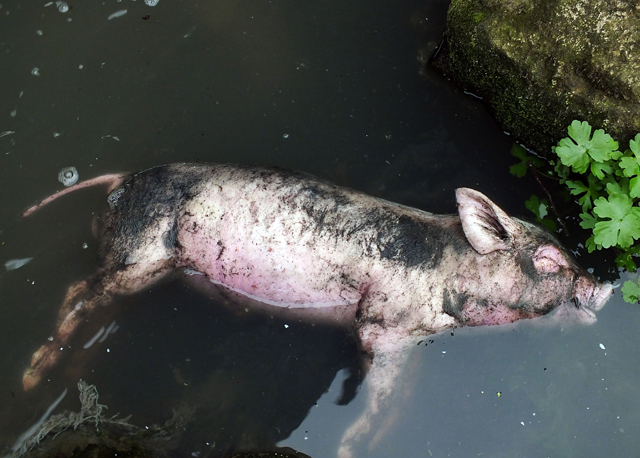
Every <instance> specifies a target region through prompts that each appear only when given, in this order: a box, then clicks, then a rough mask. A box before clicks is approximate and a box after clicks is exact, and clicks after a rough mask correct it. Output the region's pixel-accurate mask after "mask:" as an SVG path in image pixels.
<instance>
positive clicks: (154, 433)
mask: <svg viewBox="0 0 640 458" xmlns="http://www.w3.org/2000/svg"><path fill="white" fill-rule="evenodd" d="M78 390H79V391H80V404H81V408H80V412H68V411H66V412H64V413H61V414H58V415H53V416H52V417H50V418H49V419H46V417H48V416H49V414H51V411H53V409H55V408H56V406H57V405H58V403H59V402H60V401H62V399H63V398H64V396H63V395H64V394H66V390H65V392H64V393H63V395H61V396H60V397H59V398H58V399H57V400H56V401H55V402H54V403H53V404H51V406H49V409H47V412H45V415H46V417H45V415H43V416H42V417H41V419H40V421H38V422H37V423H36V424H35V425H33V426H31V427H30V428H29V430H28V431H26V432H25V433H24V434H22V435H21V436H20V438H19V439H18V441H16V443H15V445H14V447H13V453H12V454H11V455H9V456H8V457H7V458H31V457H33V458H36V457H43V456H47V457H49V456H65V457H80V456H82V457H86V456H128V457H130V458H134V457H135V458H150V457H160V456H167V454H168V452H169V451H171V450H173V449H175V448H176V446H177V445H178V443H179V440H180V438H181V436H182V434H183V433H184V431H185V425H186V422H187V421H188V420H189V419H190V418H191V417H192V416H193V411H192V410H188V409H182V410H181V412H176V411H174V414H173V417H172V418H171V419H169V420H168V421H167V422H166V423H165V424H164V425H162V426H157V425H152V426H145V427H138V426H136V425H133V424H131V423H129V419H130V418H131V417H130V416H129V417H126V418H123V419H116V417H117V414H116V415H114V416H112V417H111V418H107V417H105V416H104V415H103V410H105V409H107V406H105V405H103V404H99V403H98V390H97V389H96V387H95V386H94V385H88V384H87V383H86V382H84V381H83V380H80V381H79V382H78ZM70 450H72V451H73V452H72V453H71V455H70V454H69V453H70V452H69V451H70Z"/></svg>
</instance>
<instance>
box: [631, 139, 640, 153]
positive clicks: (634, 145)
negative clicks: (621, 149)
mask: <svg viewBox="0 0 640 458" xmlns="http://www.w3.org/2000/svg"><path fill="white" fill-rule="evenodd" d="M629 149H630V150H631V151H632V152H633V153H634V154H635V155H636V156H640V134H636V138H634V139H633V140H629Z"/></svg>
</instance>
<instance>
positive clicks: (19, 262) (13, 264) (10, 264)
mask: <svg viewBox="0 0 640 458" xmlns="http://www.w3.org/2000/svg"><path fill="white" fill-rule="evenodd" d="M32 259H33V258H22V259H9V260H8V261H7V262H5V263H4V268H5V269H7V271H10V270H16V269H19V268H20V267H22V266H24V265H25V264H28V263H30V262H31V260H32Z"/></svg>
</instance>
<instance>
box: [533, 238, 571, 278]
mask: <svg viewBox="0 0 640 458" xmlns="http://www.w3.org/2000/svg"><path fill="white" fill-rule="evenodd" d="M532 260H533V265H534V266H535V268H536V270H537V271H538V272H540V273H545V274H548V273H555V272H557V271H559V270H560V267H569V262H568V261H567V258H566V257H565V256H564V254H562V252H561V251H560V250H559V249H558V247H555V246H553V245H542V246H541V247H539V248H538V249H537V250H536V252H535V253H534V254H533V257H532Z"/></svg>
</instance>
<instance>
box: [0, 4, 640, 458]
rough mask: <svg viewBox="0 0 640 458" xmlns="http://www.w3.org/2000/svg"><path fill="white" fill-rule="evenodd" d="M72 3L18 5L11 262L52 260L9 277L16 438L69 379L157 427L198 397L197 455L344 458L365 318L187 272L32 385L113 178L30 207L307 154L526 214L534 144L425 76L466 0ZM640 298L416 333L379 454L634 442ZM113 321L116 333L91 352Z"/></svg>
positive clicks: (292, 160) (5, 164) (8, 382)
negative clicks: (157, 178) (159, 168)
mask: <svg viewBox="0 0 640 458" xmlns="http://www.w3.org/2000/svg"><path fill="white" fill-rule="evenodd" d="M47 5H48V6H47ZM58 6H59V5H56V4H55V3H52V4H47V3H45V2H19V1H17V0H14V1H5V0H3V1H2V6H1V8H0V69H1V70H0V72H1V75H2V85H0V102H1V103H0V135H3V134H4V135H3V136H1V137H0V179H1V180H2V183H3V186H2V189H1V190H0V230H1V231H2V232H1V233H0V238H1V242H2V245H1V248H0V261H1V262H2V264H4V262H6V261H8V260H11V259H22V258H28V257H33V260H32V261H31V262H30V263H28V264H26V265H24V266H22V267H21V268H19V269H16V270H12V271H3V272H1V273H0V297H1V298H2V299H1V302H0V303H1V304H2V312H3V319H2V320H1V321H0V350H1V351H0V446H9V447H10V446H11V445H12V444H13V442H14V441H15V439H16V438H17V437H18V436H19V435H20V434H21V433H22V432H23V431H25V430H26V429H27V428H28V427H29V426H30V425H31V424H32V423H34V422H35V421H36V420H37V419H38V418H39V417H40V415H42V413H43V412H44V411H45V410H46V408H47V406H49V405H50V403H51V402H53V400H55V399H56V398H57V397H58V396H59V394H60V393H61V392H62V391H63V390H64V389H65V388H68V390H69V394H68V395H67V397H66V398H65V399H64V400H63V401H62V403H61V404H60V406H59V407H58V410H56V412H59V411H61V410H63V409H72V410H78V408H79V405H78V401H77V397H76V392H75V384H76V383H77V380H78V379H79V378H83V379H85V380H87V381H88V382H89V383H93V384H96V385H97V386H98V389H99V391H100V400H101V402H102V403H104V404H106V405H108V406H109V413H116V412H122V414H123V415H127V414H133V417H132V420H131V421H133V422H134V423H136V424H138V425H140V426H144V425H147V424H151V423H162V422H164V421H165V420H166V419H167V418H169V417H170V416H171V412H172V409H178V408H181V407H185V406H186V407H193V406H197V410H196V415H195V418H194V420H193V421H192V423H191V424H190V426H189V429H188V431H187V433H186V434H185V437H184V440H183V443H182V444H181V448H180V449H179V451H178V452H177V456H187V455H188V454H190V453H197V452H200V456H205V455H208V456H221V455H223V454H224V453H225V452H226V451H230V450H234V449H238V448H260V447H263V446H268V445H272V444H275V443H279V444H281V445H288V446H291V447H294V448H297V449H299V450H301V451H303V452H306V453H308V454H310V455H312V456H313V457H315V458H321V457H331V456H334V451H335V449H336V447H337V444H338V442H339V439H340V437H341V435H342V432H343V431H344V429H345V428H346V426H347V425H348V424H349V422H350V421H351V420H353V419H354V418H355V417H357V415H358V413H359V411H360V409H362V406H363V404H362V402H363V401H362V400H363V397H364V393H360V392H358V393H357V396H356V397H355V399H354V400H353V401H352V402H351V403H349V404H348V405H347V406H342V405H337V404H336V403H335V401H336V400H337V399H339V398H340V393H341V384H342V381H343V380H344V379H345V378H346V377H347V376H348V374H349V371H350V370H351V371H353V370H355V369H354V367H357V349H356V348H355V343H354V342H353V339H352V338H351V336H350V334H349V332H347V331H345V330H341V329H335V328H329V327H326V326H325V327H323V326H312V325H309V324H303V323H290V322H287V321H286V320H282V319H276V318H273V319H271V318H268V319H265V317H262V316H257V315H252V314H246V313H242V312H241V311H240V312H239V311H237V310H234V309H232V308H231V309H230V308H227V307H225V306H224V304H222V301H220V300H219V299H215V298H214V299H210V298H209V297H207V296H206V295H202V294H200V293H199V292H197V291H194V290H193V289H191V288H190V287H188V286H186V285H184V284H183V283H180V282H173V283H168V284H163V285H159V286H157V287H155V288H153V289H152V290H150V291H148V292H144V293H141V294H138V295H135V296H132V297H127V298H121V299H118V300H116V301H115V303H114V304H113V306H111V307H109V308H108V309H105V310H104V311H102V312H100V313H98V314H96V315H95V316H92V317H91V319H90V320H89V322H88V323H86V325H85V326H84V328H83V329H82V330H81V331H80V333H79V335H78V336H77V339H75V340H74V341H73V343H72V348H71V349H70V350H69V352H68V354H67V358H66V359H65V360H63V362H62V363H61V365H60V367H59V368H57V369H56V370H54V371H52V372H51V373H50V374H49V376H48V377H47V379H46V380H45V381H44V383H43V384H42V386H40V387H38V388H37V389H36V390H34V391H32V392H29V393H26V394H25V393H23V392H22V389H21V374H22V371H23V370H24V369H25V367H26V366H27V364H28V361H29V359H30V356H31V353H32V352H33V351H34V350H35V349H36V348H37V347H38V346H39V345H40V344H41V343H42V342H44V340H45V339H46V338H47V337H48V336H49V335H50V333H51V332H52V328H53V324H54V322H55V316H56V313H57V308H58V307H59V304H60V302H61V301H62V298H63V297H64V294H65V291H66V289H67V288H68V287H69V285H71V284H72V283H73V282H76V281H79V280H81V279H83V278H85V277H87V276H88V275H90V274H91V273H92V272H93V271H94V269H95V268H96V244H95V242H94V240H93V237H92V234H91V220H92V218H93V216H94V215H95V214H97V213H98V212H99V211H100V209H101V208H102V205H104V192H103V191H102V190H100V189H97V188H96V189H91V190H86V191H83V192H78V193H76V194H74V195H70V196H67V197H66V198H64V199H62V200H60V201H57V202H56V203H55V205H54V204H52V205H51V206H49V207H47V208H45V209H43V210H42V211H40V212H39V213H38V214H35V215H33V217H32V218H30V219H28V220H24V221H23V220H21V219H20V217H19V215H20V213H21V211H22V210H23V209H25V208H26V207H28V206H29V205H31V204H33V203H34V202H36V201H37V200H38V199H41V198H43V197H45V196H47V195H49V194H51V193H53V192H54V191H56V190H58V189H60V188H61V187H62V185H61V184H60V183H58V181H57V175H58V172H59V171H60V170H61V169H62V168H64V167H69V166H74V167H76V168H77V170H78V172H79V174H80V178H81V179H86V178H91V177H94V176H97V175H99V174H103V173H108V172H109V173H110V172H119V171H130V170H139V169H143V168H146V167H150V166H153V165H157V164H161V163H168V162H177V161H211V162H235V163H243V164H249V163H254V164H262V165H267V166H271V165H277V166H280V167H288V168H294V169H300V170H304V171H306V172H310V173H313V174H315V175H318V176H320V177H323V178H326V179H329V180H332V181H334V182H336V183H338V184H341V185H345V186H350V187H353V188H356V189H359V190H362V191H365V192H368V193H370V194H373V195H376V196H380V197H383V198H386V199H389V200H394V201H397V202H400V203H403V204H407V205H412V206H416V207H419V208H423V209H426V210H429V211H434V212H454V211H455V202H454V199H453V192H454V189H455V188H456V187H459V186H469V187H474V188H476V189H479V190H481V191H482V192H484V193H486V194H487V195H489V196H490V197H491V198H492V199H494V200H495V201H496V202H497V203H498V204H499V205H501V206H502V207H503V208H504V209H505V210H507V211H508V212H510V213H512V214H523V213H524V212H525V211H526V210H525V208H524V205H523V202H524V199H526V198H527V197H528V196H529V195H530V194H532V193H533V192H538V189H536V184H535V183H533V182H529V181H527V180H517V179H515V178H513V177H511V176H510V175H509V174H508V166H509V165H510V164H511V162H512V160H511V158H510V157H509V155H508V152H509V149H510V147H511V143H512V139H511V138H510V137H509V136H508V135H506V134H505V133H504V132H502V130H501V129H500V128H499V127H498V126H497V125H496V124H495V123H494V121H493V120H492V118H491V117H490V115H489V114H488V113H487V112H486V110H485V109H484V108H483V106H482V104H481V102H480V101H478V100H476V99H474V98H472V97H469V96H468V95H465V94H463V93H462V92H461V91H460V90H459V89H457V88H456V87H455V86H454V85H452V84H451V83H450V82H449V81H447V79H446V78H443V77H442V76H440V75H437V74H435V73H431V72H429V71H427V72H426V73H425V72H424V71H421V70H422V69H421V63H420V59H419V57H420V56H424V55H429V53H430V52H431V51H432V50H433V49H435V47H436V46H437V44H438V43H439V42H440V40H441V38H442V34H443V31H444V21H445V14H446V8H447V2H446V1H431V0H430V1H426V2H417V1H410V0H400V1H394V2H374V1H359V2H340V1H334V0H329V1H324V2H293V1H275V0H272V1H267V0H261V1H253V0H252V1H244V2H239V1H230V0H216V1H212V2H196V1H192V0H185V1H169V0H160V2H159V3H158V5H157V6H155V7H149V6H147V5H146V4H145V3H144V2H142V1H140V0H138V1H130V0H123V1H115V0H106V1H104V2H102V3H95V2H90V3H86V2H78V3H69V5H68V6H69V11H67V12H66V13H62V12H60V11H59V9H58ZM124 10H126V13H124ZM114 13H118V14H116V15H115V16H114V17H112V19H109V17H110V16H112V15H114ZM572 248H575V247H572ZM583 262H584V263H585V264H587V267H594V268H596V271H602V272H604V271H605V270H606V268H605V266H601V265H598V264H597V262H596V261H594V260H589V259H584V260H583ZM638 310H639V309H638V306H637V305H636V306H634V305H628V304H624V303H623V302H622V301H621V299H620V297H619V296H618V295H616V296H615V297H614V298H613V299H612V300H611V301H610V303H609V304H608V305H607V307H606V308H605V309H604V310H603V311H602V312H601V313H600V314H599V321H598V323H597V324H595V325H594V326H591V327H580V326H556V327H546V328H541V327H538V326H535V325H534V324H533V323H526V324H523V325H519V326H516V327H508V328H503V329H499V330H494V331H493V332H486V331H484V332H483V331H481V330H469V331H461V330H459V331H456V332H455V333H454V335H451V334H449V333H447V334H445V335H442V336H438V337H436V338H434V339H433V340H434V342H433V343H430V344H429V345H428V346H426V347H425V346H420V347H416V348H415V350H414V351H413V353H412V356H411V360H410V362H409V365H408V367H407V370H406V372H405V377H404V379H403V380H402V382H401V383H400V384H399V386H398V388H397V394H396V396H397V397H396V399H395V401H394V410H393V412H389V415H388V416H387V419H388V420H389V421H388V422H387V423H385V424H378V425H377V428H378V430H379V431H380V433H379V434H378V435H377V436H376V437H375V439H372V440H371V441H369V442H368V443H366V444H363V447H362V449H360V450H358V451H357V453H358V456H381V457H382V456H400V455H401V454H405V455H406V456H434V457H461V458H462V457H469V456H491V457H547V456H549V457H554V456H556V457H574V456H575V457H596V456H598V457H599V456H603V455H606V456H632V455H634V454H635V453H636V452H637V450H638V449H640V439H638V437H640V435H639V432H640V431H638V429H639V425H640V405H639V402H640V401H639V400H640V393H638V388H637V387H638V384H637V382H636V381H637V380H638V379H639V378H640V365H638V364H637V361H638V348H639V347H640V346H639V345H638V344H639V338H638V333H637V332H636V325H637V324H638V321H639V320H638V316H639V315H638ZM114 320H115V321H116V323H117V324H118V326H119V328H118V330H117V332H115V333H114V334H110V335H109V336H108V338H107V339H106V340H105V341H104V342H101V343H96V344H95V345H94V346H92V347H91V348H90V349H88V350H84V349H82V348H81V347H82V344H83V343H85V342H86V341H88V340H89V339H90V338H91V337H92V336H93V335H94V334H95V333H96V332H97V331H98V330H99V329H100V328H101V327H103V326H105V327H106V326H108V325H109V323H111V322H112V321H114ZM285 325H287V326H285ZM600 344H602V346H601V345H600ZM602 347H604V349H603V348H602ZM498 393H500V395H498Z"/></svg>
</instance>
